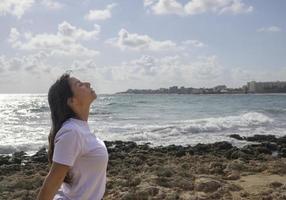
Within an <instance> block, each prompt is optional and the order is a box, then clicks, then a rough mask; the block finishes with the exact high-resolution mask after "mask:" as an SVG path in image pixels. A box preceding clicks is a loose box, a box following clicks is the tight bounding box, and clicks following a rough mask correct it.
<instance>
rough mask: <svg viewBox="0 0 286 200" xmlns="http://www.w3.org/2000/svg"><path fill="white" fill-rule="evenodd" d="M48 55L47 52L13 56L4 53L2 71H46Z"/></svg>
mask: <svg viewBox="0 0 286 200" xmlns="http://www.w3.org/2000/svg"><path fill="white" fill-rule="evenodd" d="M48 56H49V55H48V54H47V53H45V52H39V53H35V54H30V55H24V56H19V57H12V58H9V57H6V56H4V55H2V56H0V66H1V67H2V68H1V69H2V72H7V73H9V72H10V73H11V72H19V71H21V70H23V71H29V72H31V71H33V72H40V71H46V69H47V64H46V61H47V58H48Z"/></svg>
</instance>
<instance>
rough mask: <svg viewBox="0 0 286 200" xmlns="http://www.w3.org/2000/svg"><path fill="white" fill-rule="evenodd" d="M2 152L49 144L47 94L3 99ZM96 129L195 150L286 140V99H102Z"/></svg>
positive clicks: (93, 119)
mask: <svg viewBox="0 0 286 200" xmlns="http://www.w3.org/2000/svg"><path fill="white" fill-rule="evenodd" d="M0 110H1V112H0V113H1V114H0V126H1V131H0V136H1V142H0V153H2V154H3V153H4V154H6V153H12V152H14V151H16V150H24V151H28V152H34V151H36V150H38V148H39V147H41V146H43V145H47V136H48V132H49V129H50V116H49V107H48V102H47V95H43V94H41V95H40V94H33V95H29V94H17V95H16V94H14V95H8V94H7V95H6V94H5V95H4V94H2V95H0ZM89 125H90V128H91V130H92V131H93V132H94V134H96V135H97V136H98V137H100V138H102V139H104V140H132V141H135V142H138V143H146V142H150V143H151V144H152V145H168V144H177V145H188V144H190V145H194V144H197V143H210V142H216V141H222V140H227V141H230V142H232V143H233V144H234V145H237V146H240V145H244V144H245V142H240V141H236V140H234V139H231V138H229V137H228V136H229V135H230V134H234V133H236V134H240V135H242V136H250V135H254V134H274V135H277V136H282V135H286V95H276V94H267V95H167V94H162V95H139V94H137V95H135V94H121V95H119V94H118V95H99V96H98V98H97V99H96V100H95V102H94V103H93V104H92V106H91V112H90V117H89Z"/></svg>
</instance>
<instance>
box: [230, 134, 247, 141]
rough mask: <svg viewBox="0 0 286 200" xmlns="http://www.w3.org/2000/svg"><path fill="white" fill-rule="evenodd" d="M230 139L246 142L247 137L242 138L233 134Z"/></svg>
mask: <svg viewBox="0 0 286 200" xmlns="http://www.w3.org/2000/svg"><path fill="white" fill-rule="evenodd" d="M229 137H231V138H234V139H237V140H245V137H241V136H240V135H238V134H231V135H230V136H229Z"/></svg>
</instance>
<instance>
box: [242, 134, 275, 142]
mask: <svg viewBox="0 0 286 200" xmlns="http://www.w3.org/2000/svg"><path fill="white" fill-rule="evenodd" d="M245 139H246V140H247V141H251V142H277V138H276V137H275V136H274V135H254V136H250V137H246V138H245Z"/></svg>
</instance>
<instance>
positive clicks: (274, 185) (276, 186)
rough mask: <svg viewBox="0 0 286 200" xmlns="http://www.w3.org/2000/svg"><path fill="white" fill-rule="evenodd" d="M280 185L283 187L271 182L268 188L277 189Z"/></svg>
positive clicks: (278, 183)
mask: <svg viewBox="0 0 286 200" xmlns="http://www.w3.org/2000/svg"><path fill="white" fill-rule="evenodd" d="M282 185H283V184H282V183H280V182H277V181H274V182H271V183H270V184H269V186H270V187H272V188H278V187H281V186H282Z"/></svg>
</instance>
